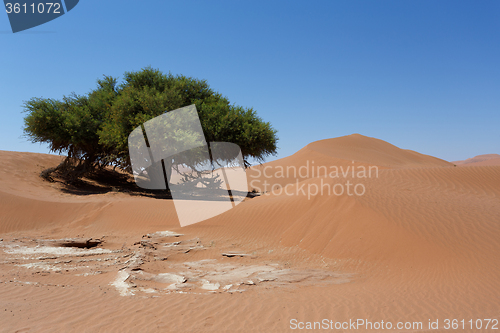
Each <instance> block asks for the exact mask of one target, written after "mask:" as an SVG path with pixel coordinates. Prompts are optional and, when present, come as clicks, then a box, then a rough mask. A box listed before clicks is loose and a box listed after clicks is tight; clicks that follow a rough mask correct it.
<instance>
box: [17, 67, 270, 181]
mask: <svg viewBox="0 0 500 333" xmlns="http://www.w3.org/2000/svg"><path fill="white" fill-rule="evenodd" d="M192 104H194V105H196V108H197V110H198V116H199V119H200V122H201V125H202V129H203V132H204V134H205V138H206V141H207V142H215V141H224V142H232V143H235V144H237V145H238V146H240V148H241V152H242V155H243V158H244V160H245V163H246V164H248V160H249V159H256V160H257V161H259V162H260V161H263V160H264V158H265V157H266V156H268V155H274V154H276V149H277V146H276V144H277V140H278V138H277V136H276V130H274V129H273V127H272V126H271V124H270V123H268V122H265V121H263V120H262V119H261V118H259V117H258V116H257V114H256V112H255V110H253V109H252V108H244V107H242V106H238V105H235V104H231V103H230V101H229V100H228V98H227V97H225V96H223V95H222V94H220V93H219V92H216V91H214V90H212V89H211V88H210V86H209V85H208V83H207V82H206V81H205V80H199V79H196V78H192V77H186V76H183V75H173V74H171V73H169V74H164V73H162V72H161V71H160V70H158V69H153V68H151V67H147V68H144V69H142V70H140V71H136V72H125V74H124V76H123V81H122V82H121V83H118V79H117V78H114V77H111V76H104V78H103V79H99V80H97V87H96V88H95V89H94V90H91V91H90V92H89V93H88V94H86V95H83V96H79V95H76V94H74V93H73V94H70V95H69V96H64V97H63V98H62V99H61V100H56V99H51V98H47V99H44V98H32V99H30V100H29V101H26V102H25V103H24V105H23V108H24V112H26V116H25V118H24V133H25V135H26V136H27V137H28V138H29V139H30V140H31V141H32V142H41V143H47V144H48V145H49V149H50V150H51V151H52V152H57V153H60V154H61V153H62V154H67V158H66V159H65V160H64V161H63V163H61V165H59V166H58V167H57V168H53V169H52V170H50V171H51V172H52V171H55V170H59V171H63V172H65V173H66V174H69V175H72V176H74V177H80V176H82V175H85V174H87V173H91V172H93V171H95V170H96V169H99V168H103V167H105V166H109V165H114V166H118V167H121V168H123V169H125V170H128V171H130V170H131V169H130V166H131V165H130V156H129V150H128V136H129V134H130V133H131V132H132V131H133V130H134V129H135V128H136V127H138V126H141V125H142V124H143V123H144V122H146V121H148V120H150V119H153V118H155V117H157V116H159V115H161V114H163V113H165V112H168V111H172V110H175V109H179V108H181V107H185V106H189V105H192Z"/></svg>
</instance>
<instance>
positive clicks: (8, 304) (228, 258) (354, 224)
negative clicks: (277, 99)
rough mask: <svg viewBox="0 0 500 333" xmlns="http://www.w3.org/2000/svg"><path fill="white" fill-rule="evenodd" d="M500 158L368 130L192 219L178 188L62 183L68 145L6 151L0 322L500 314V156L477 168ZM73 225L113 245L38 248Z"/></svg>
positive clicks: (276, 328)
mask: <svg viewBox="0 0 500 333" xmlns="http://www.w3.org/2000/svg"><path fill="white" fill-rule="evenodd" d="M499 157H500V156H498V155H497V157H494V158H490V159H488V160H481V161H478V160H477V157H476V158H474V159H476V160H475V161H474V162H472V163H467V164H464V165H470V167H468V168H462V167H461V168H457V167H454V165H453V163H449V162H446V161H444V160H441V159H438V158H435V157H432V156H428V155H423V154H420V153H417V152H414V151H410V150H404V149H400V148H398V147H396V146H394V145H391V144H389V143H387V142H384V141H382V140H379V139H375V138H369V137H366V136H362V135H359V134H354V135H349V136H345V137H340V138H334V139H327V140H321V141H317V142H313V143H311V144H309V145H307V146H306V147H304V148H303V149H301V150H299V151H298V152H297V153H295V154H293V155H291V156H289V157H286V158H283V159H280V160H276V161H272V162H269V163H265V164H263V165H260V166H254V167H252V168H250V169H249V170H248V180H249V185H250V188H254V189H255V188H256V187H259V190H258V191H257V190H256V192H260V193H258V194H261V195H260V196H257V197H255V198H252V199H249V198H248V199H245V201H244V202H242V203H241V204H239V205H238V206H236V207H235V208H234V209H232V210H230V211H228V212H226V213H224V214H221V215H219V216H216V217H214V218H211V219H209V220H206V221H203V222H201V223H197V224H194V225H191V226H188V227H184V228H181V227H180V226H179V223H178V220H177V216H176V213H175V210H174V206H173V204H172V201H171V200H162V199H155V198H150V197H146V196H136V195H131V194H129V193H126V192H121V191H117V190H116V189H111V190H110V191H109V192H107V193H102V194H92V193H79V194H75V193H72V192H70V191H63V190H64V186H63V185H61V184H59V183H49V182H47V181H43V180H42V179H41V178H40V177H39V176H38V174H39V172H40V171H41V170H43V169H44V168H47V167H49V166H54V165H57V164H58V163H59V161H60V157H58V156H50V155H43V154H28V153H17V152H6V151H0V164H1V165H0V166H1V168H0V186H1V187H0V212H1V213H0V218H1V220H0V238H1V239H3V241H1V242H0V272H1V273H0V282H3V283H0V300H1V301H0V302H1V303H2V306H3V307H4V308H5V309H6V310H5V311H4V310H2V311H0V321H1V322H2V326H3V328H4V329H5V330H6V331H16V330H23V329H24V330H29V329H32V330H38V331H44V330H49V329H50V330H54V331H68V330H73V331H75V330H79V331H98V330H101V331H106V332H110V331H116V332H121V331H131V330H137V329H141V330H143V331H181V332H184V331H214V332H223V331H227V332H235V331H242V332H246V331H255V332H288V331H290V320H292V319H294V318H295V319H297V320H298V321H321V320H323V319H325V318H327V319H331V320H333V321H334V322H335V321H339V322H343V321H347V322H348V321H349V320H350V319H351V320H356V319H358V318H360V319H361V318H362V319H364V320H369V321H372V322H380V321H381V320H383V321H384V322H388V321H391V322H393V323H394V325H396V323H397V322H399V321H403V322H406V321H408V322H422V323H423V326H422V327H421V328H418V327H417V328H416V329H412V330H408V331H414V332H421V331H428V322H429V320H431V321H436V320H439V322H440V330H436V331H444V329H443V325H444V320H445V319H447V318H452V319H454V318H456V319H458V320H462V319H465V321H466V322H468V320H469V319H473V320H474V321H475V320H476V319H478V318H499V316H500V308H499V304H498V300H499V299H500V284H499V283H498V276H500V201H499V200H498V198H499V197H500V166H498V165H497V166H495V165H493V166H483V165H478V164H474V163H482V162H485V161H492V160H495V159H496V158H499ZM474 159H472V160H474ZM467 161H468V160H467ZM464 162H465V161H464ZM454 163H455V164H458V163H457V162H454ZM301 168H302V169H301ZM325 170H326V173H325ZM370 172H371V174H370ZM264 182H266V183H267V185H266V190H264ZM348 184H350V185H351V187H350V190H351V192H350V194H349V193H348V192H347V191H348V190H349V187H348ZM356 186H357V187H356ZM341 189H342V190H343V192H342V193H340V190H341ZM335 191H337V192H335ZM356 191H357V192H356ZM167 230H168V231H172V233H155V232H157V231H167ZM175 233H180V234H182V235H180V236H179V235H177V234H175ZM172 235H174V236H172ZM68 237H69V238H82V237H83V238H93V239H96V238H97V239H100V240H103V242H102V244H101V245H99V246H98V247H97V248H96V249H101V250H99V251H101V252H95V253H94V254H91V253H90V252H89V254H86V255H83V254H80V253H85V251H89V250H86V249H80V250H79V251H84V252H74V253H73V252H72V254H67V255H66V257H64V256H63V255H61V254H50V255H39V256H38V257H36V258H35V257H29V256H28V255H27V254H25V253H28V252H29V253H36V251H42V250H43V249H44V247H42V245H43V244H46V243H47V242H51V241H53V240H54V239H63V238H68ZM174 241H177V242H178V243H176V242H174ZM43 246H45V245H43ZM16 251H17V252H16ZM22 251H24V252H22ZM30 251H31V252H30ZM60 252H61V253H63V252H62V251H60ZM233 253H239V254H242V255H241V256H240V255H233ZM58 256H59V257H58ZM61 256H62V257H61ZM99 256H100V257H99ZM30 258H32V259H30ZM198 271H199V272H200V275H199V276H197V275H196V274H198V273H196V272H198ZM193 272H194V273H193ZM259 272H261V273H259ZM262 272H264V273H262ZM195 273H196V274H195ZM162 274H163V275H162ZM243 277H244V278H243ZM165 281H169V282H168V283H166V282H165ZM172 281H174V282H172ZM224 288H226V289H224ZM360 330H361V331H366V332H371V331H373V332H375V331H380V330H377V329H369V328H368V329H367V328H365V327H363V328H362V329H360ZM394 331H396V330H394ZM398 331H399V330H398ZM465 331H475V329H466V330H465Z"/></svg>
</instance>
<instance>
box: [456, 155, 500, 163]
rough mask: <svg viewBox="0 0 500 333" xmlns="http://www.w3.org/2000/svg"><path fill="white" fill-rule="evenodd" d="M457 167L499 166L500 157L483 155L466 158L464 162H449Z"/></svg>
mask: <svg viewBox="0 0 500 333" xmlns="http://www.w3.org/2000/svg"><path fill="white" fill-rule="evenodd" d="M451 163H453V164H456V165H458V166H488V165H500V155H498V154H485V155H478V156H475V157H472V158H468V159H466V160H464V161H455V162H451Z"/></svg>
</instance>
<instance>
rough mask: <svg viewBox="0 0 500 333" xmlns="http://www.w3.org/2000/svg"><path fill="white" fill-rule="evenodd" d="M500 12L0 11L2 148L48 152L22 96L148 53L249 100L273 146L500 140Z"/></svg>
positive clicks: (419, 5) (441, 149)
mask: <svg viewBox="0 0 500 333" xmlns="http://www.w3.org/2000/svg"><path fill="white" fill-rule="evenodd" d="M499 18H500V2H498V1H481V2H473V1H468V2H465V1H378V2H376V1H234V0H233V1H152V0H151V1H97V0H82V1H80V3H79V4H78V5H77V6H76V7H75V8H74V9H73V10H72V11H71V12H69V13H67V14H65V15H63V16H62V17H60V18H58V19H56V20H53V21H51V22H48V23H46V24H44V25H41V26H39V27H36V28H33V29H30V30H27V31H25V32H19V33H16V34H13V33H12V32H11V28H10V25H9V20H8V17H7V14H0V39H1V45H2V48H1V49H2V51H1V52H0V61H1V67H2V69H1V72H0V73H1V80H0V114H1V117H2V120H1V121H0V150H14V151H31V152H48V149H47V147H46V146H44V145H39V144H32V143H30V142H29V141H28V140H27V139H26V138H24V137H23V136H22V135H23V133H22V126H23V116H24V114H23V113H22V110H23V108H22V103H23V101H26V100H28V99H30V98H32V97H44V98H56V99H60V98H62V97H63V95H68V94H70V93H71V92H75V93H77V94H85V93H87V92H88V91H89V90H90V89H92V88H94V87H95V86H96V80H97V79H98V78H101V77H102V75H111V76H116V77H120V76H121V75H122V74H123V73H124V72H125V71H133V70H140V69H141V68H143V67H146V66H152V67H153V68H158V69H160V70H162V71H164V72H169V71H170V72H172V73H173V74H183V75H187V76H193V77H196V78H200V79H206V80H207V81H208V83H209V84H210V85H211V87H212V88H213V89H214V90H217V91H219V92H221V93H222V94H224V95H225V96H227V97H228V98H229V99H230V101H231V102H233V103H235V104H239V105H242V106H245V107H253V108H254V109H255V110H256V111H257V112H258V114H259V116H261V117H262V118H263V119H264V120H266V121H269V122H271V124H272V125H273V126H274V128H276V129H277V130H278V136H279V138H280V141H279V143H278V145H279V148H280V149H279V153H278V156H277V157H285V156H287V155H290V154H293V153H294V152H296V151H297V150H299V149H300V148H302V147H303V146H305V145H307V144H308V143H310V142H312V141H316V140H321V139H326V138H332V137H338V136H343V135H348V134H352V133H360V134H363V135H366V136H371V137H376V138H379V139H382V140H385V141H388V142H390V143H392V144H395V145H397V146H398V147H401V148H405V149H411V150H416V151H418V152H421V153H424V154H429V155H433V156H436V157H439V158H443V159H445V160H448V161H454V160H463V159H466V158H469V157H472V156H475V155H479V154H488V153H500V130H499V127H500V126H499V125H500V19H499ZM274 158H276V157H273V158H270V159H268V160H272V159H274Z"/></svg>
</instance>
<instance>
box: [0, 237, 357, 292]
mask: <svg viewBox="0 0 500 333" xmlns="http://www.w3.org/2000/svg"><path fill="white" fill-rule="evenodd" d="M4 237H5V235H4ZM112 238H113V237H106V236H101V237H100V238H78V237H77V238H68V239H44V238H28V237H23V238H9V239H8V238H4V239H2V240H0V272H1V273H0V283H9V284H15V285H20V286H21V285H24V284H31V285H34V286H55V287H60V288H88V287H91V288H100V289H102V290H103V291H105V292H106V291H107V292H115V293H119V294H120V295H122V296H125V297H162V296H163V295H168V294H170V293H222V292H224V293H242V292H254V291H257V290H259V289H262V288H268V289H269V288H297V287H301V286H305V285H312V284H314V285H321V284H339V283H345V282H349V280H350V279H351V278H352V275H351V274H345V273H338V272H335V271H334V270H332V269H331V268H330V269H328V268H326V267H325V269H317V268H307V267H297V268H291V267H289V265H287V263H286V262H285V263H284V262H283V261H280V260H273V256H266V254H268V253H271V252H272V250H263V249H258V250H255V251H251V252H246V253H245V252H242V251H238V250H237V249H234V248H228V247H224V246H222V247H221V246H217V245H216V244H215V242H214V241H210V240H209V241H206V242H202V241H201V240H200V239H199V238H196V237H194V238H193V237H190V236H189V235H183V234H179V233H175V232H172V231H161V232H156V233H152V234H147V235H143V236H142V238H141V239H137V240H136V241H130V242H129V246H127V244H126V243H124V244H123V245H122V246H121V247H120V246H117V244H118V242H117V241H116V240H115V241H108V239H112ZM132 244H133V245H132ZM274 258H276V256H274ZM316 267H317V265H316Z"/></svg>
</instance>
